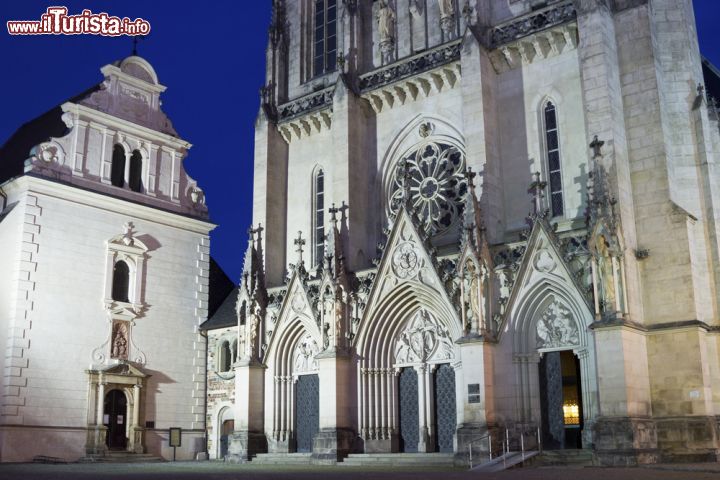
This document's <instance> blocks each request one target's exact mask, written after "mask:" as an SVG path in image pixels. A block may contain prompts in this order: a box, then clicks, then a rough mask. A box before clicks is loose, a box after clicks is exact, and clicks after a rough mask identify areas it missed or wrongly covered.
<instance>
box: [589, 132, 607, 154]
mask: <svg viewBox="0 0 720 480" xmlns="http://www.w3.org/2000/svg"><path fill="white" fill-rule="evenodd" d="M603 145H605V142H604V141H602V140H599V139H598V136H597V135H595V138H593V141H592V143H591V144H590V148H592V149H593V158H598V157H602V147H603Z"/></svg>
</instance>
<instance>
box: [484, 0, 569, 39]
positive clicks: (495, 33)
mask: <svg viewBox="0 0 720 480" xmlns="http://www.w3.org/2000/svg"><path fill="white" fill-rule="evenodd" d="M576 18H577V12H576V11H575V6H574V5H573V2H571V1H567V2H564V3H561V4H555V5H551V6H549V7H547V8H544V9H541V10H537V11H534V12H531V13H529V14H527V15H524V16H522V17H519V18H514V19H512V20H510V21H509V22H505V23H502V24H500V25H498V26H496V27H494V28H492V29H491V30H490V33H489V35H490V48H498V47H500V46H502V45H505V44H508V43H512V42H514V41H516V40H519V39H521V38H524V37H529V36H530V35H533V34H536V33H539V32H542V31H544V30H548V29H550V28H552V27H557V26H560V25H563V24H565V23H569V22H572V21H574V20H575V19H576Z"/></svg>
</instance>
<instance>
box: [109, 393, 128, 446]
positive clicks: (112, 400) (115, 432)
mask: <svg viewBox="0 0 720 480" xmlns="http://www.w3.org/2000/svg"><path fill="white" fill-rule="evenodd" d="M104 421H105V426H106V427H107V440H106V443H107V446H108V448H109V449H110V450H125V448H127V437H126V436H125V432H126V427H127V421H128V417H127V399H126V398H125V394H124V393H123V392H122V391H120V390H111V391H109V392H108V394H107V395H105V418H104Z"/></svg>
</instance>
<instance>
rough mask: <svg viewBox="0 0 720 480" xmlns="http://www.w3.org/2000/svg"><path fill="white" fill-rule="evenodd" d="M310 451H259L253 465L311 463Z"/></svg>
mask: <svg viewBox="0 0 720 480" xmlns="http://www.w3.org/2000/svg"><path fill="white" fill-rule="evenodd" d="M311 455H312V454H310V453H259V454H258V455H257V456H256V457H255V458H253V459H252V462H251V463H252V464H253V465H310V456H311Z"/></svg>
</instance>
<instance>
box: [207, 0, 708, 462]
mask: <svg viewBox="0 0 720 480" xmlns="http://www.w3.org/2000/svg"><path fill="white" fill-rule="evenodd" d="M708 71H709V72H710V74H712V72H711V71H710V70H706V72H705V73H708ZM704 84H705V80H704V79H703V66H702V64H701V57H700V54H699V49H698V41H697V35H696V31H695V20H694V13H693V8H692V3H691V1H690V0H681V1H677V0H576V1H570V0H557V1H553V0H548V1H533V0H488V1H476V0H379V1H362V0H361V1H353V0H337V1H336V0H289V1H284V0H275V1H274V2H273V19H272V25H271V28H270V39H269V44H268V48H267V70H266V85H265V87H264V88H263V90H262V107H261V110H260V112H259V115H258V118H257V122H256V128H255V132H256V133H255V177H254V195H253V222H254V228H253V229H252V230H251V232H250V240H249V245H248V249H247V252H246V254H245V266H244V272H243V276H242V281H241V284H240V287H239V293H238V296H237V303H236V311H237V315H238V338H237V340H238V342H237V351H236V353H232V355H233V358H235V357H236V361H235V363H234V364H233V365H234V367H233V368H234V382H235V391H234V400H233V401H234V412H233V416H232V418H233V422H234V423H233V428H234V432H233V433H232V434H231V435H229V440H228V442H229V445H228V454H227V455H228V458H229V459H231V460H235V461H247V460H250V459H252V458H253V457H254V456H255V455H257V454H260V453H263V452H274V453H292V452H308V453H310V454H311V458H312V459H313V461H315V462H319V463H323V462H327V463H334V462H337V461H341V460H342V459H343V458H344V457H345V456H347V455H348V454H349V453H358V452H365V453H380V452H382V453H393V452H451V453H454V454H455V456H456V458H457V459H458V461H464V459H465V458H466V457H467V456H468V454H469V453H470V451H473V452H474V453H475V454H477V455H481V456H482V455H485V456H486V458H487V455H488V453H489V450H490V449H493V450H494V451H495V452H497V451H499V450H501V448H502V447H501V445H503V444H505V445H506V446H510V448H511V449H512V448H515V447H514V445H517V444H519V443H522V444H523V445H524V446H525V448H528V449H531V448H537V447H538V443H540V444H541V445H542V446H543V448H545V449H562V448H566V449H570V448H582V449H588V450H590V451H592V452H593V454H594V456H595V458H596V460H597V461H598V462H600V463H602V464H610V465H627V464H638V463H648V462H657V461H672V460H712V461H716V460H717V458H718V457H717V455H718V451H719V448H720V443H719V442H720V438H719V437H720V431H719V430H720V317H719V315H720V312H719V311H718V308H719V307H720V303H719V300H720V297H719V296H718V295H719V294H718V286H720V285H719V284H718V281H720V243H719V241H720V239H719V237H718V234H719V233H720V230H718V228H720V227H718V225H717V220H716V219H718V218H719V216H720V209H718V208H716V205H718V202H719V201H720V193H719V192H718V189H717V184H718V178H720V177H719V176H718V175H720V173H718V171H717V170H716V169H715V168H716V166H717V161H718V159H719V158H720V157H718V155H720V135H719V133H720V130H718V118H717V109H716V107H715V106H714V102H712V101H710V100H709V96H708V95H707V93H708V92H706V91H705V90H704V87H703V85H704ZM222 334H223V335H226V334H227V331H224V333H222ZM227 342H228V345H231V344H232V341H231V340H228V341H227ZM226 351H230V350H226ZM229 354H230V353H226V355H229ZM226 366H227V365H226ZM223 412H224V413H222V414H220V413H218V416H220V415H226V414H227V412H226V411H225V410H223ZM223 418H225V417H223ZM228 418H229V417H228ZM221 420H222V419H218V422H220V421H221Z"/></svg>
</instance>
